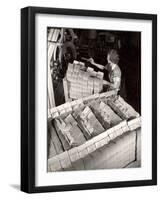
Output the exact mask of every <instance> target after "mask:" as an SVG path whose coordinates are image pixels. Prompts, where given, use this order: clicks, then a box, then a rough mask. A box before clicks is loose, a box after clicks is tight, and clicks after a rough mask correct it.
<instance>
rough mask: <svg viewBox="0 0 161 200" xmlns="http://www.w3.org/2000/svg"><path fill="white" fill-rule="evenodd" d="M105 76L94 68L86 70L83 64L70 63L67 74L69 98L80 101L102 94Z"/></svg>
mask: <svg viewBox="0 0 161 200" xmlns="http://www.w3.org/2000/svg"><path fill="white" fill-rule="evenodd" d="M103 76H104V74H103V73H102V72H95V71H94V69H93V68H90V67H88V68H87V69H86V67H85V65H84V63H82V62H78V61H74V62H73V64H71V63H69V64H68V69H67V74H66V78H67V81H68V88H69V91H68V93H69V97H70V98H71V99H79V98H83V97H86V96H89V95H92V94H96V93H99V92H101V90H102V88H103Z"/></svg>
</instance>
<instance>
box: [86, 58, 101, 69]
mask: <svg viewBox="0 0 161 200" xmlns="http://www.w3.org/2000/svg"><path fill="white" fill-rule="evenodd" d="M88 61H89V62H90V63H91V64H92V65H94V66H96V67H97V68H99V69H102V70H103V69H104V68H105V67H104V66H103V65H101V64H98V63H95V62H94V59H93V58H89V59H88Z"/></svg>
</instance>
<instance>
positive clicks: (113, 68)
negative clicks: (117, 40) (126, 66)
mask: <svg viewBox="0 0 161 200" xmlns="http://www.w3.org/2000/svg"><path fill="white" fill-rule="evenodd" d="M107 61H108V63H107V65H105V66H103V65H100V64H97V63H95V62H94V59H93V58H89V62H90V63H91V64H92V65H94V66H96V67H97V68H99V69H101V70H104V69H105V70H107V71H108V77H109V80H110V82H108V81H107V80H104V82H103V83H104V85H108V90H116V93H117V92H118V91H119V90H120V85H121V70H120V68H119V66H118V62H119V55H118V53H117V51H116V50H114V49H111V50H110V51H109V52H108V54H107Z"/></svg>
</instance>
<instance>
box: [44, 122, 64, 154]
mask: <svg viewBox="0 0 161 200" xmlns="http://www.w3.org/2000/svg"><path fill="white" fill-rule="evenodd" d="M48 130H49V132H50V135H51V140H52V142H53V144H54V147H55V151H56V154H60V153H62V152H63V147H62V144H61V142H60V140H59V137H58V135H57V133H56V130H55V128H54V127H53V125H52V122H51V121H50V122H48Z"/></svg>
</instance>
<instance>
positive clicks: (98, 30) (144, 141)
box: [21, 7, 157, 193]
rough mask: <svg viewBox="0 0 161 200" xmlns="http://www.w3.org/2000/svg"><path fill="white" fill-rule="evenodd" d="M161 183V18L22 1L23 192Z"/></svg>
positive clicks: (150, 15) (152, 15)
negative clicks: (160, 161)
mask: <svg viewBox="0 0 161 200" xmlns="http://www.w3.org/2000/svg"><path fill="white" fill-rule="evenodd" d="M156 184H157V16H156V15H154V14H137V13H122V12H107V11H94V10H93V11H92V10H74V9H60V8H42V7H27V8H23V9H21V190H22V191H25V192H28V193H35V192H54V191H67V190H84V189H101V188H115V187H130V186H146V185H156Z"/></svg>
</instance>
